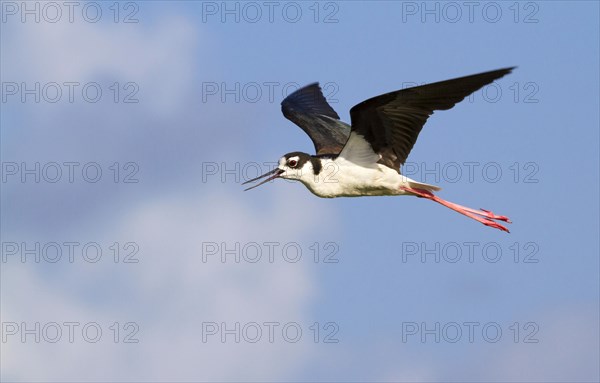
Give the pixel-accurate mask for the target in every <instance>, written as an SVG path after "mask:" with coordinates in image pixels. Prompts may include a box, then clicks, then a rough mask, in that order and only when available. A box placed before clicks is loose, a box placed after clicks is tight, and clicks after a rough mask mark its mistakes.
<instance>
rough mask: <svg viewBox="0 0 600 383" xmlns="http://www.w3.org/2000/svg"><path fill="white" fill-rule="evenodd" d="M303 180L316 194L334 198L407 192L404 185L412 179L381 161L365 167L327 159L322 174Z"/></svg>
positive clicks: (303, 178)
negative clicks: (402, 187)
mask: <svg viewBox="0 0 600 383" xmlns="http://www.w3.org/2000/svg"><path fill="white" fill-rule="evenodd" d="M301 181H302V183H303V184H304V185H306V187H307V188H308V189H309V190H310V191H311V192H312V193H313V194H315V195H317V196H319V197H323V198H334V197H359V196H383V195H401V194H406V192H404V191H403V190H401V189H400V187H401V186H408V185H409V184H408V183H409V182H410V181H411V180H410V179H409V178H407V177H405V176H403V175H400V174H398V172H397V171H395V170H394V169H391V168H389V167H387V166H384V165H381V164H372V165H370V166H369V167H364V166H357V165H355V164H353V163H351V162H348V161H345V160H343V159H342V160H340V159H339V158H338V159H337V160H327V161H323V168H322V170H321V172H320V173H319V175H317V176H315V175H314V174H313V175H311V177H302V179H301Z"/></svg>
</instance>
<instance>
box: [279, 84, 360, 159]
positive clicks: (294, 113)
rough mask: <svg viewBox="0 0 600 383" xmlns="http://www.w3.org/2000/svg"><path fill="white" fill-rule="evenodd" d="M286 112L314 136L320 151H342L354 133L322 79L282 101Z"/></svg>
mask: <svg viewBox="0 0 600 383" xmlns="http://www.w3.org/2000/svg"><path fill="white" fill-rule="evenodd" d="M281 111H282V112H283V115H284V116H285V117H286V118H287V119H288V120H290V121H292V122H293V123H294V124H296V125H298V126H299V127H300V128H301V129H302V130H304V132H305V133H306V134H308V136H309V137H310V139H311V140H312V142H313V144H314V145H315V150H316V151H317V155H320V154H338V153H339V152H340V151H341V150H342V148H343V147H344V144H345V143H346V141H347V140H348V136H349V135H350V126H349V125H348V124H346V123H344V122H342V121H340V116H338V114H337V113H336V112H335V110H333V108H331V106H330V105H329V104H328V103H327V100H326V99H325V97H324V96H323V93H322V92H321V87H319V84H318V83H314V84H310V85H307V86H305V87H304V88H300V89H298V90H297V91H295V92H294V93H292V94H290V95H289V96H287V97H286V98H285V100H283V102H282V103H281Z"/></svg>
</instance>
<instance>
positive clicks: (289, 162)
mask: <svg viewBox="0 0 600 383" xmlns="http://www.w3.org/2000/svg"><path fill="white" fill-rule="evenodd" d="M288 165H289V166H290V168H295V167H296V165H298V161H296V160H289V161H288Z"/></svg>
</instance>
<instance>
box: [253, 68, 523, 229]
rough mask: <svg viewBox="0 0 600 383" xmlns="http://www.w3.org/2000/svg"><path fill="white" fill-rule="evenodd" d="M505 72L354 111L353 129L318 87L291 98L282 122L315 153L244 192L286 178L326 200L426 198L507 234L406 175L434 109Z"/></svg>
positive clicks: (402, 94) (490, 217)
mask: <svg viewBox="0 0 600 383" xmlns="http://www.w3.org/2000/svg"><path fill="white" fill-rule="evenodd" d="M513 69H514V67H513V68H505V69H499V70H495V71H491V72H485V73H480V74H475V75H472V76H466V77H461V78H457V79H453V80H447V81H441V82H436V83H433V84H428V85H423V86H417V87H414V88H408V89H403V90H399V91H396V92H391V93H386V94H383V95H381V96H377V97H374V98H370V99H368V100H366V101H363V102H361V103H360V104H358V105H355V106H354V107H353V108H352V109H350V119H351V121H352V125H351V126H350V125H348V124H346V123H344V122H342V121H340V119H339V118H340V117H339V116H338V114H337V113H336V112H335V111H334V110H333V108H331V106H330V105H329V104H328V103H327V100H326V99H325V97H324V96H323V93H322V92H321V88H320V87H319V84H318V83H314V84H311V85H308V86H306V87H304V88H301V89H299V90H297V91H295V92H294V93H292V94H290V95H289V96H288V97H286V98H285V100H283V102H282V103H281V109H282V111H283V115H284V116H285V117H286V118H288V119H289V120H291V121H292V122H294V123H295V124H296V125H298V126H299V127H300V128H302V130H304V132H305V133H306V134H308V136H309V137H310V138H311V140H312V142H313V143H314V145H315V149H316V152H317V154H316V155H314V156H313V155H310V154H307V153H302V152H292V153H288V154H286V155H284V156H283V157H281V158H280V159H279V164H278V166H277V168H275V169H274V170H272V171H270V172H268V173H266V174H263V175H261V176H259V177H256V178H254V179H251V180H249V181H247V182H244V184H247V183H248V182H252V181H256V180H258V179H261V178H263V177H267V176H271V177H269V178H267V179H266V180H264V181H262V182H261V183H259V184H257V185H254V186H252V187H250V188H248V189H246V190H250V189H252V188H255V187H257V186H260V185H262V184H264V183H265V182H268V181H271V180H273V179H275V178H286V179H291V180H298V181H300V182H302V183H303V184H304V185H305V186H306V187H307V188H308V189H309V190H310V191H311V192H312V193H313V194H315V195H317V196H319V197H323V198H333V197H359V196H382V195H413V196H417V197H422V198H427V199H430V200H432V201H435V202H437V203H440V204H442V205H444V206H446V207H448V208H450V209H452V210H455V211H457V212H459V213H461V214H464V215H466V216H467V217H470V218H473V219H474V220H476V221H479V222H481V223H483V224H484V225H487V226H491V227H495V228H496V229H500V230H504V231H507V232H508V229H507V228H506V227H504V226H502V225H501V224H499V223H498V222H495V221H496V220H497V221H504V222H508V223H510V220H509V219H508V218H507V217H505V216H500V215H495V214H494V213H492V212H491V211H488V210H483V209H481V210H475V209H471V208H468V207H465V206H461V205H457V204H455V203H452V202H448V201H445V200H443V199H441V198H439V197H438V196H436V195H434V194H433V191H438V190H440V188H439V187H437V186H434V185H429V184H425V183H421V182H417V181H414V180H411V179H410V178H408V177H405V176H403V175H402V174H401V173H400V166H401V165H402V164H404V162H405V161H406V158H407V157H408V154H409V153H410V151H411V149H412V147H413V145H414V144H415V142H416V141H417V137H418V135H419V132H420V131H421V128H422V127H423V125H425V122H426V121H427V118H429V116H431V115H432V114H433V112H434V111H435V110H448V109H450V108H452V107H453V106H454V105H455V104H456V103H458V102H460V101H462V100H463V99H464V98H465V97H466V96H468V95H470V94H471V93H473V92H475V91H476V90H478V89H480V88H482V87H483V86H485V85H487V84H489V83H491V82H492V81H494V80H496V79H499V78H501V77H503V76H504V75H506V74H508V73H510V72H511V71H512V70H513Z"/></svg>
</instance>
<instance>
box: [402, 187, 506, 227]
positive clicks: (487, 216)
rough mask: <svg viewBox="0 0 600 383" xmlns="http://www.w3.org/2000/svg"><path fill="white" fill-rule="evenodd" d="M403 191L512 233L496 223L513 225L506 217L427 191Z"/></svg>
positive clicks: (414, 189)
mask: <svg viewBox="0 0 600 383" xmlns="http://www.w3.org/2000/svg"><path fill="white" fill-rule="evenodd" d="M401 189H402V190H404V191H407V192H409V193H412V194H414V195H416V196H417V197H421V198H427V199H429V200H432V201H435V202H437V203H439V204H440V205H444V206H446V207H447V208H450V209H452V210H454V211H456V212H458V213H460V214H462V215H465V216H467V217H469V218H472V219H474V220H475V221H477V222H481V223H482V224H484V225H486V226H489V227H493V228H496V229H498V230H502V231H505V232H507V233H510V231H508V229H507V228H506V227H504V226H502V225H501V224H499V223H498V222H494V220H496V221H504V222H507V223H512V222H511V221H510V219H508V217H506V216H503V215H495V214H494V213H492V212H491V211H489V210H485V209H481V210H475V209H471V208H470V207H466V206H462V205H459V204H456V203H453V202H449V201H446V200H444V199H441V198H440V197H438V196H436V195H434V194H433V193H432V192H430V191H428V190H425V189H416V188H409V187H401Z"/></svg>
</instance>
